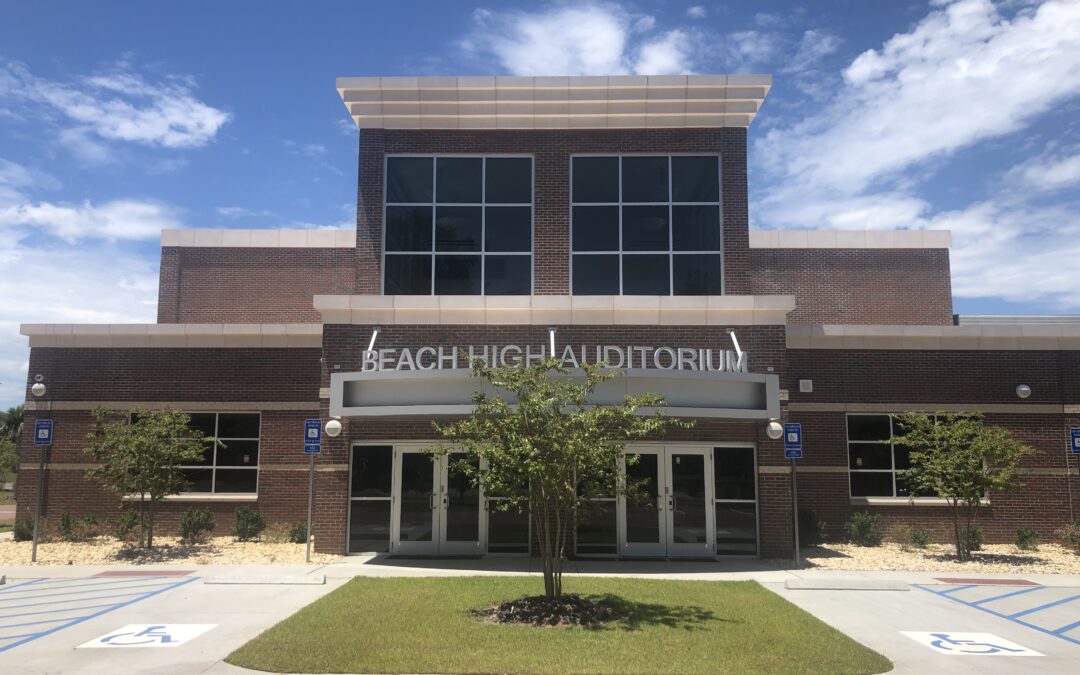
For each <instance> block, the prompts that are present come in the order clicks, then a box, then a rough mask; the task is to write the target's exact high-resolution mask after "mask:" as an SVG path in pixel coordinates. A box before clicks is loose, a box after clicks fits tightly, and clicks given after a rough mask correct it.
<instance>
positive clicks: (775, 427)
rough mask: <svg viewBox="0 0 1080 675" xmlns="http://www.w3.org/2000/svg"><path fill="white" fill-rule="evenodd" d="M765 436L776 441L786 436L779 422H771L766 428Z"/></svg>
mask: <svg viewBox="0 0 1080 675" xmlns="http://www.w3.org/2000/svg"><path fill="white" fill-rule="evenodd" d="M765 435H766V436H768V437H769V438H771V439H773V440H774V441H777V440H780V439H781V438H782V437H783V436H784V427H783V426H781V425H780V423H779V422H769V424H768V426H766V427H765Z"/></svg>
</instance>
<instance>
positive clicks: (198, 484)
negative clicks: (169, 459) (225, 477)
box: [181, 469, 214, 492]
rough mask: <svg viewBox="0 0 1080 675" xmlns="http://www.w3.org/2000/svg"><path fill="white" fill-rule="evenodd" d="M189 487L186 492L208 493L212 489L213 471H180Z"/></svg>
mask: <svg viewBox="0 0 1080 675" xmlns="http://www.w3.org/2000/svg"><path fill="white" fill-rule="evenodd" d="M181 473H183V474H184V478H186V479H187V481H188V483H189V485H188V487H187V489H186V492H210V491H211V490H212V489H213V480H214V470H213V469H182V470H181Z"/></svg>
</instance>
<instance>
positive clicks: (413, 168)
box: [386, 157, 431, 204]
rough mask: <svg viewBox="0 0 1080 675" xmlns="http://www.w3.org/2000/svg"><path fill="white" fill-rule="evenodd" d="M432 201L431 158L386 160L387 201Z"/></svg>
mask: <svg viewBox="0 0 1080 675" xmlns="http://www.w3.org/2000/svg"><path fill="white" fill-rule="evenodd" d="M417 202H420V203H423V202H426V203H429V204H430V203H431V158H430V157H390V158H388V159H387V160H386V203H387V204H395V203H402V204H405V203H417Z"/></svg>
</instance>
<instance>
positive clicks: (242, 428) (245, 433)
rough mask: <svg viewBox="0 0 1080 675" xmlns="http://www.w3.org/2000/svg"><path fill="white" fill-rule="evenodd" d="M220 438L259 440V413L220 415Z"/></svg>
mask: <svg viewBox="0 0 1080 675" xmlns="http://www.w3.org/2000/svg"><path fill="white" fill-rule="evenodd" d="M218 437H219V438H258V437H259V414H258V413H221V414H220V415H218Z"/></svg>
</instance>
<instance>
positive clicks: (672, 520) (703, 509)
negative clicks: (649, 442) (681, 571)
mask: <svg viewBox="0 0 1080 675" xmlns="http://www.w3.org/2000/svg"><path fill="white" fill-rule="evenodd" d="M711 460H712V457H711V453H710V452H709V451H708V450H705V449H701V450H696V449H692V448H686V449H683V448H679V449H672V448H668V452H667V464H666V465H665V468H666V469H667V473H668V479H667V489H668V493H667V497H668V518H667V527H668V555H669V556H672V557H675V556H694V557H701V556H709V557H712V555H713V552H712V550H713V547H712V539H713V532H712V515H713V514H712V504H713V497H712V481H711V480H709V478H710V474H711V473H712V467H711V466H710V464H711V463H712V462H711Z"/></svg>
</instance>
